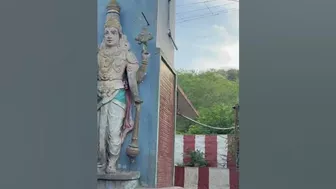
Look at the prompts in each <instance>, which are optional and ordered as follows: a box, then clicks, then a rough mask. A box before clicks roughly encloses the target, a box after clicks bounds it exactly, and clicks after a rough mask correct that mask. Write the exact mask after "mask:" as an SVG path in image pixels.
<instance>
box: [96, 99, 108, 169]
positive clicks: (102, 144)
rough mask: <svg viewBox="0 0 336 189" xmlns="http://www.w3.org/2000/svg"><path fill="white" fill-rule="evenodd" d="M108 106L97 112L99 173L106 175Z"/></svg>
mask: <svg viewBox="0 0 336 189" xmlns="http://www.w3.org/2000/svg"><path fill="white" fill-rule="evenodd" d="M107 109H108V107H107V105H104V106H102V107H101V108H100V109H99V110H98V112H97V121H98V123H97V126H98V162H97V171H98V173H105V169H106V164H107V150H106V138H107V131H106V129H107V127H108V119H107V116H108V114H107Z"/></svg>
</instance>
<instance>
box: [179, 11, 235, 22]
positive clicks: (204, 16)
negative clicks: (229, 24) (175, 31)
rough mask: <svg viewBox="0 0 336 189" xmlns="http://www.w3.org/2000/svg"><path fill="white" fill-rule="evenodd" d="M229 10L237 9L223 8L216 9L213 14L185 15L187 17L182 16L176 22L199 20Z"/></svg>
mask: <svg viewBox="0 0 336 189" xmlns="http://www.w3.org/2000/svg"><path fill="white" fill-rule="evenodd" d="M229 11H239V9H225V10H220V11H217V12H215V13H213V14H203V15H199V16H191V17H187V18H182V19H180V20H177V22H176V24H181V23H185V22H190V21H194V20H199V19H202V18H207V17H211V16H218V15H220V14H222V13H228V12H229Z"/></svg>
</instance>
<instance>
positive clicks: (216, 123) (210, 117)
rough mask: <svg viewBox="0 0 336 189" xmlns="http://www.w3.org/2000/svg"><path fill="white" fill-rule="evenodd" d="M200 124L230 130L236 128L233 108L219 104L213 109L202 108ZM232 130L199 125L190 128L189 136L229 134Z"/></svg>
mask: <svg viewBox="0 0 336 189" xmlns="http://www.w3.org/2000/svg"><path fill="white" fill-rule="evenodd" d="M197 121H198V122H200V123H203V124H205V125H208V126H212V127H218V128H230V127H233V126H234V112H233V109H232V106H229V105H226V104H217V105H214V106H212V107H211V108H202V109H201V110H200V116H199V118H198V119H197ZM231 132H232V130H219V129H212V128H208V127H205V126H201V125H199V124H197V125H196V124H193V125H191V126H190V127H189V130H188V134H229V133H231Z"/></svg>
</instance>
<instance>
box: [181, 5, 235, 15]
mask: <svg viewBox="0 0 336 189" xmlns="http://www.w3.org/2000/svg"><path fill="white" fill-rule="evenodd" d="M230 4H232V2H231V3H225V4H220V5H214V6H207V7H206V8H202V9H194V10H190V11H181V12H177V13H176V15H180V14H184V13H189V12H196V11H202V10H207V9H209V8H221V7H224V6H226V5H230Z"/></svg>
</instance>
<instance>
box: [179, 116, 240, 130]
mask: <svg viewBox="0 0 336 189" xmlns="http://www.w3.org/2000/svg"><path fill="white" fill-rule="evenodd" d="M178 115H179V116H181V117H183V118H185V119H187V120H189V121H191V122H194V123H196V124H198V125H201V126H203V127H207V128H211V129H217V130H232V129H234V128H235V127H228V128H222V127H212V126H209V125H206V124H203V123H200V122H198V121H195V120H193V119H191V118H190V117H187V116H185V115H182V114H180V113H178Z"/></svg>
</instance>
